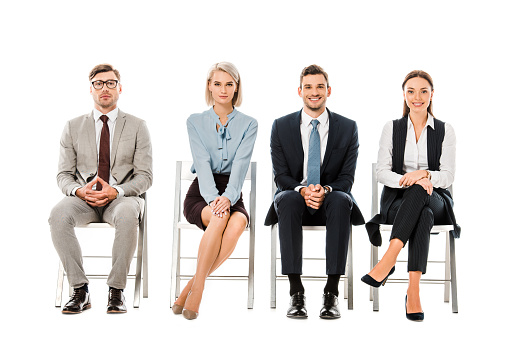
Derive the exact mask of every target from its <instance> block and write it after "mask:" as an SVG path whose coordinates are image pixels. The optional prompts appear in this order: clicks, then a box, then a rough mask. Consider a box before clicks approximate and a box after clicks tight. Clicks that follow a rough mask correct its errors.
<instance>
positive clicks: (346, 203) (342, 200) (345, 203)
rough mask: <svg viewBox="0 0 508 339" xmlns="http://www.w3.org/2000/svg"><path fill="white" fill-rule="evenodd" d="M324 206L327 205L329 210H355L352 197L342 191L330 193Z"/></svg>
mask: <svg viewBox="0 0 508 339" xmlns="http://www.w3.org/2000/svg"><path fill="white" fill-rule="evenodd" d="M324 204H326V206H327V208H340V209H346V210H351V209H352V208H353V200H352V199H351V197H350V196H349V195H348V194H346V193H344V192H340V191H333V192H330V193H329V194H328V195H327V196H326V197H325V201H324Z"/></svg>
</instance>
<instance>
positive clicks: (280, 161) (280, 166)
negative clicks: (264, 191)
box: [270, 120, 300, 191]
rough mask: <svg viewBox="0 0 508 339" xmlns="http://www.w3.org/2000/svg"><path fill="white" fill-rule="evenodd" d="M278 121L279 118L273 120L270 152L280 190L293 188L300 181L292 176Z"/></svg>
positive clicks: (276, 182) (275, 178)
mask: <svg viewBox="0 0 508 339" xmlns="http://www.w3.org/2000/svg"><path fill="white" fill-rule="evenodd" d="M278 123H279V121H278V120H275V121H274V122H273V125H272V134H271V137H270V153H271V156H272V165H273V174H274V180H275V184H276V185H277V188H278V189H279V190H280V191H286V190H293V189H295V187H296V186H298V185H300V182H298V180H295V179H294V178H293V177H292V176H291V171H290V169H289V165H288V162H287V159H286V155H285V153H284V148H283V146H282V143H281V138H280V135H279V128H278Z"/></svg>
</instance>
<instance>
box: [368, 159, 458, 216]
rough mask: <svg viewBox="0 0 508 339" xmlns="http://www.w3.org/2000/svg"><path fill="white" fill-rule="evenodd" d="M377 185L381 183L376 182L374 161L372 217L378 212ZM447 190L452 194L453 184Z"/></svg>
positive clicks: (373, 164) (378, 197)
mask: <svg viewBox="0 0 508 339" xmlns="http://www.w3.org/2000/svg"><path fill="white" fill-rule="evenodd" d="M379 185H381V184H379V183H378V182H377V174H376V163H375V162H373V163H372V204H371V206H372V208H371V214H372V217H374V216H375V215H376V214H378V213H379V199H380V196H379V190H378V187H379ZM448 191H450V193H451V194H452V196H453V185H451V186H450V187H448Z"/></svg>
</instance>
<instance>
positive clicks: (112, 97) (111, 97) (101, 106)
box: [90, 71, 122, 114]
mask: <svg viewBox="0 0 508 339" xmlns="http://www.w3.org/2000/svg"><path fill="white" fill-rule="evenodd" d="M97 80H101V81H103V82H104V86H103V87H102V88H101V89H95V88H94V87H93V86H92V85H91V84H90V94H92V98H93V101H94V103H95V108H96V109H97V110H98V111H100V112H102V113H104V114H106V113H108V112H110V111H112V110H114V109H115V108H116V103H117V101H118V98H119V97H120V93H122V85H121V84H120V83H118V84H117V86H116V87H115V88H108V86H106V82H107V81H108V80H118V78H117V77H116V75H115V73H114V72H113V71H110V72H101V73H97V74H96V75H95V77H94V78H93V79H92V80H91V81H90V82H94V81H97Z"/></svg>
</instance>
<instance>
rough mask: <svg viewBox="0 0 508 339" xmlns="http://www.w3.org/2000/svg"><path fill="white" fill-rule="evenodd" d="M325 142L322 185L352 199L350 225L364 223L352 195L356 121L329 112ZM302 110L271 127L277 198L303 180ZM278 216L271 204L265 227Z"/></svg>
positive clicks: (356, 132) (356, 149)
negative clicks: (326, 139) (280, 193)
mask: <svg viewBox="0 0 508 339" xmlns="http://www.w3.org/2000/svg"><path fill="white" fill-rule="evenodd" d="M326 110H327V114H328V115H329V122H328V123H329V131H328V142H327V144H326V151H325V156H324V159H323V164H322V165H321V180H320V181H321V186H325V185H328V186H330V187H331V188H332V190H333V191H341V192H344V193H346V194H348V195H349V196H350V197H351V199H352V200H353V210H352V213H351V222H352V224H353V225H362V224H364V223H365V220H364V218H363V216H362V213H361V211H360V209H359V208H358V205H357V203H356V201H355V199H354V198H353V195H352V194H351V188H352V186H353V182H354V179H355V170H356V160H357V158H358V147H359V144H358V128H357V127H356V122H354V121H353V120H350V119H347V118H345V117H343V116H341V115H339V114H336V113H333V112H330V110H328V109H326ZM301 115H302V111H301V110H300V111H298V112H295V113H291V114H288V115H286V116H284V117H282V118H279V119H276V120H275V121H274V122H273V126H272V135H271V138H270V150H271V155H272V165H273V173H274V179H275V184H276V185H277V192H276V193H275V195H277V194H278V193H279V192H281V191H286V190H294V189H295V187H297V186H300V185H301V182H302V180H303V156H304V154H303V146H302V137H301V133H300V122H301ZM277 220H278V219H277V213H276V212H275V208H274V206H273V202H272V205H271V206H270V210H269V211H268V214H267V216H266V219H265V225H267V226H269V225H273V224H275V223H277Z"/></svg>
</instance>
